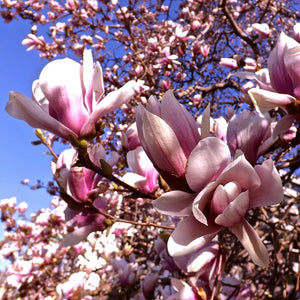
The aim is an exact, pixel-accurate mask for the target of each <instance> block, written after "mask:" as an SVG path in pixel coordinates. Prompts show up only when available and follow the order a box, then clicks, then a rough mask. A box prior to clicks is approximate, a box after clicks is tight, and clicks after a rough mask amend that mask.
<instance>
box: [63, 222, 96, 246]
mask: <svg viewBox="0 0 300 300" xmlns="http://www.w3.org/2000/svg"><path fill="white" fill-rule="evenodd" d="M97 228H98V227H97V225H96V224H91V225H87V226H84V227H80V228H78V229H76V230H75V231H73V232H71V233H69V234H67V235H66V236H65V237H63V239H62V240H61V247H71V246H74V245H76V244H78V243H80V242H81V241H83V240H84V239H85V238H86V237H87V236H88V235H89V234H90V233H91V232H93V231H95V230H97Z"/></svg>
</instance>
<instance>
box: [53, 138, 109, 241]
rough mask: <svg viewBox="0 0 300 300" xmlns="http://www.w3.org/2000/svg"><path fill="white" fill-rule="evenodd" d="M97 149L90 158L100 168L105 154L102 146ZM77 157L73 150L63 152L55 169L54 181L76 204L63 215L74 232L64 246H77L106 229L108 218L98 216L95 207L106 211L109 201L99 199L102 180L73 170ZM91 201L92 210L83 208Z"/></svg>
mask: <svg viewBox="0 0 300 300" xmlns="http://www.w3.org/2000/svg"><path fill="white" fill-rule="evenodd" d="M96 145H97V146H96ZM96 145H94V146H93V148H92V149H89V154H90V157H91V160H92V161H93V160H95V161H96V160H97V159H95V157H97V158H98V159H99V160H98V164H99V161H100V158H102V159H105V157H106V154H105V151H104V149H103V147H102V146H101V145H100V144H96ZM95 148H96V149H95ZM97 149H98V151H96V150H97ZM75 153H76V151H75V150H74V149H67V150H65V151H63V152H62V153H61V155H60V156H59V158H58V161H57V163H56V165H53V166H52V171H53V174H54V178H55V180H56V181H57V182H58V184H59V185H60V187H61V189H63V190H64V192H65V193H67V194H68V195H70V196H72V198H73V200H74V202H73V203H68V204H69V207H67V208H66V209H65V211H64V214H65V219H66V221H67V224H68V226H69V227H70V228H71V229H73V231H72V230H71V231H72V232H71V233H69V234H68V235H67V236H65V237H64V238H63V240H62V245H63V246H71V245H75V244H77V243H79V242H80V241H82V240H83V239H84V238H86V237H87V236H88V234H89V233H91V232H93V231H97V230H99V231H100V230H104V229H105V228H106V226H105V224H104V219H105V217H104V216H103V215H101V214H99V213H97V210H93V207H94V208H96V209H101V210H106V204H107V199H106V197H104V196H100V195H99V194H100V193H101V187H99V186H98V183H99V182H100V180H101V178H102V177H101V176H100V175H98V174H96V173H95V172H93V171H91V170H89V169H87V168H84V167H76V166H73V164H74V163H75V162H76V160H75ZM108 162H109V161H108ZM90 201H92V203H93V207H90V208H86V207H85V205H84V204H85V203H87V202H90ZM80 204H82V205H80Z"/></svg>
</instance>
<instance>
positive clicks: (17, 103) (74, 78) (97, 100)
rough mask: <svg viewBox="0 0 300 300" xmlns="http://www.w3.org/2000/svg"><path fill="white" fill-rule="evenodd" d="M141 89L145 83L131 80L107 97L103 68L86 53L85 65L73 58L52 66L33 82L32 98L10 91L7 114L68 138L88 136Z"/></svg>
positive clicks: (84, 54) (90, 53)
mask: <svg viewBox="0 0 300 300" xmlns="http://www.w3.org/2000/svg"><path fill="white" fill-rule="evenodd" d="M141 86H142V81H137V82H136V81H129V82H127V83H126V84H125V85H124V86H123V87H122V88H120V89H119V90H115V91H113V92H111V93H109V94H108V95H106V96H105V97H104V85H103V77H102V69H101V66H100V64H99V63H96V65H95V66H94V64H93V58H92V52H91V50H85V51H84V53H83V65H80V64H79V63H77V62H76V61H74V60H71V59H69V58H64V59H58V60H55V61H52V62H50V63H48V64H47V65H46V66H45V67H44V69H43V70H42V72H41V74H40V78H39V79H38V80H36V81H34V83H33V86H32V88H33V97H32V99H30V98H28V97H27V96H25V95H23V94H21V93H19V92H10V95H9V101H8V103H7V105H6V111H7V112H8V113H9V114H10V115H11V116H13V117H15V118H18V119H22V120H24V121H26V122H27V123H28V124H29V125H30V126H32V127H35V128H41V129H45V130H48V131H50V132H52V133H54V134H56V135H58V136H60V137H63V138H66V139H68V137H69V135H74V136H76V137H85V136H89V135H91V134H93V133H94V131H95V124H96V123H97V122H98V120H99V119H100V118H101V117H103V116H104V115H105V114H107V113H109V112H111V111H113V110H115V109H116V108H118V107H120V106H121V105H122V104H123V103H125V102H127V101H128V100H130V98H132V97H133V96H134V94H135V91H136V90H138V89H139V88H140V87H141Z"/></svg>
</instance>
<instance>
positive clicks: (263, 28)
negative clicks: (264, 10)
mask: <svg viewBox="0 0 300 300" xmlns="http://www.w3.org/2000/svg"><path fill="white" fill-rule="evenodd" d="M252 28H253V29H254V30H255V31H256V32H257V33H258V34H259V36H260V37H261V38H267V37H268V36H269V35H270V33H271V30H270V27H269V25H268V24H266V23H262V24H260V23H254V24H252Z"/></svg>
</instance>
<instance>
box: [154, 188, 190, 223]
mask: <svg viewBox="0 0 300 300" xmlns="http://www.w3.org/2000/svg"><path fill="white" fill-rule="evenodd" d="M193 199H194V196H193V195H191V194H188V193H185V192H182V191H171V192H168V193H165V194H163V195H162V196H160V197H159V198H158V199H156V200H154V201H152V204H153V206H154V207H155V208H156V209H157V210H158V211H159V212H160V213H162V214H166V215H169V216H179V217H180V216H188V215H190V213H191V212H192V203H193Z"/></svg>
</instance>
